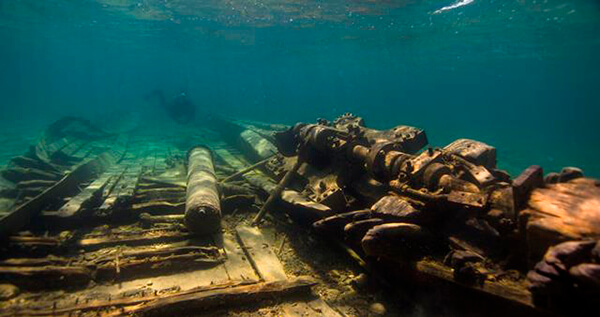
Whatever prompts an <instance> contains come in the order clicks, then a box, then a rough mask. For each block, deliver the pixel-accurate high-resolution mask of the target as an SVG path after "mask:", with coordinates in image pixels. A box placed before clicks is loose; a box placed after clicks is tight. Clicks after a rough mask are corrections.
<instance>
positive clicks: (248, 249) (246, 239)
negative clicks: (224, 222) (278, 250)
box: [236, 226, 287, 282]
mask: <svg viewBox="0 0 600 317" xmlns="http://www.w3.org/2000/svg"><path fill="white" fill-rule="evenodd" d="M236 237H237V239H238V242H239V244H240V245H241V246H242V247H243V249H244V251H245V253H246V254H247V255H248V258H249V259H251V260H252V265H253V266H254V268H255V270H256V272H257V273H258V274H259V277H260V279H261V280H263V281H267V282H269V281H280V280H286V279H287V276H286V274H285V271H284V270H283V265H282V264H281V262H280V261H279V259H277V256H276V255H275V253H273V250H272V249H271V248H270V247H269V243H268V242H267V241H266V240H265V238H264V237H263V235H262V233H261V232H260V230H259V229H258V228H256V227H248V226H240V227H238V228H236Z"/></svg>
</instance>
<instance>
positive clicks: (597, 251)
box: [592, 240, 600, 263]
mask: <svg viewBox="0 0 600 317" xmlns="http://www.w3.org/2000/svg"><path fill="white" fill-rule="evenodd" d="M592 257H593V258H594V260H595V261H596V263H600V240H598V242H596V246H595V247H594V249H593V250H592Z"/></svg>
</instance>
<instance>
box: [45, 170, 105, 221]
mask: <svg viewBox="0 0 600 317" xmlns="http://www.w3.org/2000/svg"><path fill="white" fill-rule="evenodd" d="M111 177H113V175H111V174H108V173H104V174H102V175H101V176H100V178H98V179H96V180H95V181H93V182H92V183H91V184H90V185H89V186H88V187H86V188H85V189H84V190H82V191H81V192H80V193H79V194H77V196H75V197H73V198H71V199H70V200H69V201H68V202H67V203H66V204H64V205H63V206H62V207H60V208H59V209H58V211H57V213H56V216H58V217H60V218H69V217H74V216H78V215H79V214H80V211H81V210H82V209H83V208H87V207H90V206H91V204H92V203H93V201H94V200H95V199H101V196H102V191H103V190H104V187H105V186H106V185H107V184H108V182H109V180H110V179H111Z"/></svg>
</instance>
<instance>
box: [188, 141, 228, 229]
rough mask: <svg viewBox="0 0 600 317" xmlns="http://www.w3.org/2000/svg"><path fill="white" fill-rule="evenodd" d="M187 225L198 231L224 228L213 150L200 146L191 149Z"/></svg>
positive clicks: (189, 155)
mask: <svg viewBox="0 0 600 317" xmlns="http://www.w3.org/2000/svg"><path fill="white" fill-rule="evenodd" d="M187 158H188V160H187V161H188V165H187V166H188V171H187V199H186V203H185V225H186V227H187V228H188V229H189V230H190V231H192V232H194V233H198V234H209V233H215V232H218V231H219V230H220V229H221V204H220V200H219V191H218V190H217V184H218V181H217V177H216V175H215V170H214V164H213V158H212V153H211V150H210V149H209V148H208V147H205V146H196V147H193V148H191V149H190V150H189V152H188V156H187Z"/></svg>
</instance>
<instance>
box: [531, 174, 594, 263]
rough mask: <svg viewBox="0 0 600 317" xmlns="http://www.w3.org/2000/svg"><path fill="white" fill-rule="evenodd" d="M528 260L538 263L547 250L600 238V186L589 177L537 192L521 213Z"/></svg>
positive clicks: (539, 189)
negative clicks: (566, 243)
mask: <svg viewBox="0 0 600 317" xmlns="http://www.w3.org/2000/svg"><path fill="white" fill-rule="evenodd" d="M521 220H523V221H524V223H523V225H524V226H526V239H527V246H528V249H529V258H530V260H532V262H533V263H535V262H537V261H539V259H541V257H542V255H543V254H544V253H545V252H546V250H547V249H548V247H550V246H552V245H555V244H558V243H560V242H564V241H567V240H585V239H600V187H599V186H598V182H597V181H596V180H593V179H589V178H577V179H574V180H571V181H569V182H567V183H558V184H551V185H548V186H547V187H545V188H537V189H534V190H533V192H532V193H531V197H530V199H529V202H528V208H527V209H525V210H524V211H522V212H521Z"/></svg>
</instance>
